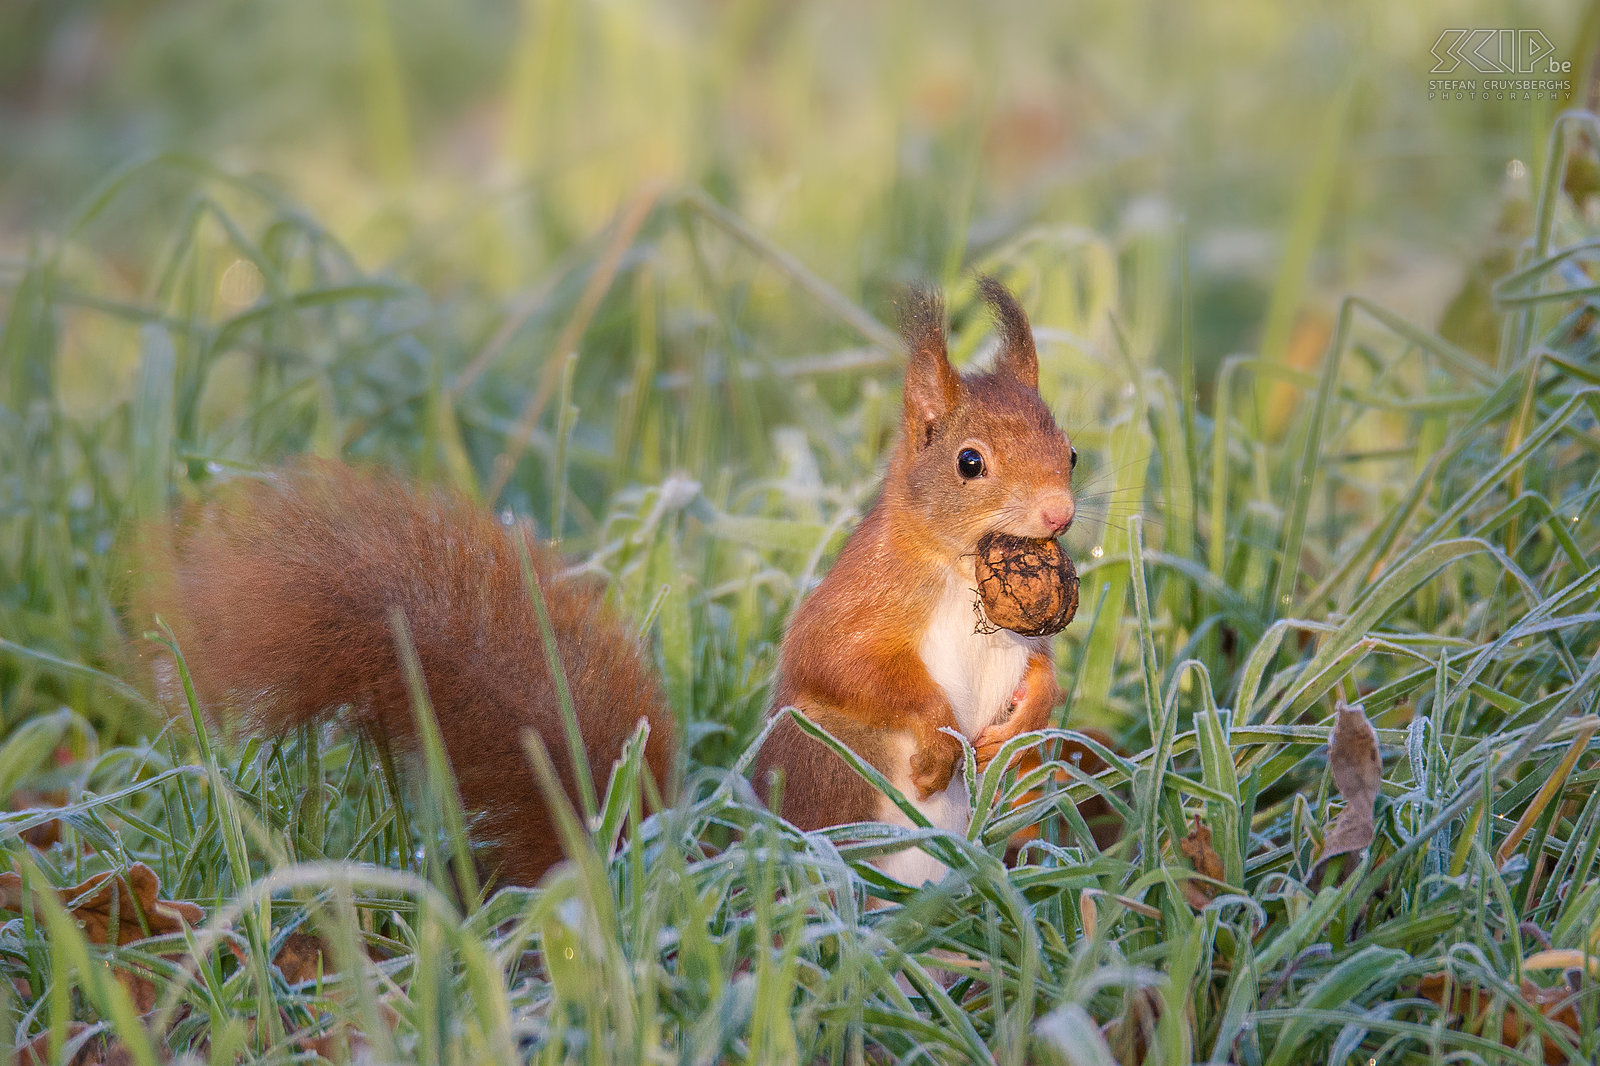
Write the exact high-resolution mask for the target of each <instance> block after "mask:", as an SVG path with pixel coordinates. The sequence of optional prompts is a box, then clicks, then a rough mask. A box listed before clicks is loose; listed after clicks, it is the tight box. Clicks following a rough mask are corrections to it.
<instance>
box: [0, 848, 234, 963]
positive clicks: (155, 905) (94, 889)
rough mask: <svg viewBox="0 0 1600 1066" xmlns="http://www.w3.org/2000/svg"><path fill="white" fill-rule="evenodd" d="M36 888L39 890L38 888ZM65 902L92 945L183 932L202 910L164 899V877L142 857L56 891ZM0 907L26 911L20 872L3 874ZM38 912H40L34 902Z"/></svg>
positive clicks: (120, 942) (126, 941) (18, 911)
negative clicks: (162, 888)
mask: <svg viewBox="0 0 1600 1066" xmlns="http://www.w3.org/2000/svg"><path fill="white" fill-rule="evenodd" d="M36 890H37V889H36ZM55 892H56V895H57V896H58V897H60V899H61V904H62V906H64V907H66V908H67V910H68V912H69V913H70V914H71V915H72V917H73V918H74V919H75V920H76V921H77V923H78V925H79V926H80V927H82V929H83V935H84V936H85V937H86V938H87V939H88V940H89V942H90V943H92V944H110V943H112V940H111V937H112V933H113V927H115V935H116V943H117V944H118V945H119V946H120V945H122V944H127V943H130V942H132V941H134V940H143V939H145V938H146V937H152V936H161V935H163V934H165V933H177V932H182V930H183V929H184V927H185V926H192V925H195V924H197V923H198V922H199V921H200V919H201V917H202V916H203V915H204V913H205V912H203V911H202V910H201V909H200V908H199V907H198V906H196V905H195V904H193V903H183V902H179V901H175V900H167V899H162V898H161V879H160V878H159V877H157V876H156V872H155V871H154V870H152V869H150V867H148V866H146V865H145V864H144V863H142V862H136V863H134V864H133V865H132V866H130V867H128V869H127V870H125V871H122V872H120V873H119V872H118V871H115V870H111V871H107V872H106V873H103V874H95V875H94V876H93V877H91V878H89V879H88V880H87V881H84V882H83V883H82V884H78V885H73V886H72V887H71V888H59V889H56V890H55ZM0 910H7V911H14V912H16V913H19V914H20V913H21V912H22V875H21V874H18V873H14V872H8V873H0ZM34 913H35V914H37V913H39V911H38V907H37V905H35V908H34Z"/></svg>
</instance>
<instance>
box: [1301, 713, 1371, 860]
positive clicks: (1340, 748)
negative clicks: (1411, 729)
mask: <svg viewBox="0 0 1600 1066" xmlns="http://www.w3.org/2000/svg"><path fill="white" fill-rule="evenodd" d="M1337 715H1338V717H1337V718H1336V719H1335V720H1334V723H1333V731H1332V732H1331V733H1330V734H1329V735H1328V765H1329V767H1330V768H1331V769H1332V771H1333V783H1334V784H1335V785H1337V786H1338V788H1339V794H1340V795H1341V796H1343V797H1344V810H1342V811H1340V812H1339V817H1338V818H1337V819H1336V820H1335V821H1334V823H1333V825H1332V826H1331V827H1329V829H1328V831H1327V833H1326V834H1324V836H1323V843H1322V854H1321V855H1319V856H1318V857H1317V865H1318V866H1320V865H1322V864H1323V863H1325V862H1327V861H1328V860H1329V859H1331V858H1333V857H1334V856H1336V855H1346V854H1349V853H1350V852H1353V851H1361V850H1362V849H1364V848H1366V847H1367V846H1368V845H1369V844H1371V843H1372V838H1373V837H1374V836H1375V835H1376V833H1377V829H1376V826H1375V825H1374V823H1373V809H1374V807H1375V805H1376V804H1377V802H1378V790H1379V789H1380V788H1381V787H1382V785H1383V759H1382V757H1381V756H1380V755H1379V753H1378V731H1377V730H1376V729H1373V728H1372V723H1371V722H1369V721H1368V720H1367V712H1366V711H1364V710H1363V709H1362V708H1361V706H1360V705H1359V704H1357V705H1356V706H1353V707H1352V706H1349V705H1347V704H1345V703H1340V704H1339V706H1338V710H1337Z"/></svg>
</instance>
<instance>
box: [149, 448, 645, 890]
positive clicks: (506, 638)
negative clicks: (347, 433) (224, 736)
mask: <svg viewBox="0 0 1600 1066" xmlns="http://www.w3.org/2000/svg"><path fill="white" fill-rule="evenodd" d="M231 489H232V491H231V492H229V493H225V494H224V496H223V498H222V499H221V500H219V501H216V502H213V503H211V504H209V505H207V506H205V507H204V508H202V509H200V510H199V512H198V513H197V514H196V515H194V516H192V520H191V521H189V522H186V523H184V522H180V523H177V524H176V525H175V526H174V528H173V529H172V530H171V531H170V533H171V536H170V538H156V539H169V540H170V549H164V550H162V551H160V552H158V553H156V554H155V556H154V557H153V558H152V557H146V558H145V559H142V560H141V564H142V565H141V569H142V570H144V571H145V576H144V579H143V580H144V581H145V588H144V589H143V590H142V591H141V592H140V593H139V596H138V599H139V603H138V611H137V613H138V614H139V616H141V617H142V618H143V619H144V620H145V621H147V622H148V620H149V618H150V617H151V615H152V614H157V613H159V614H160V615H161V616H162V617H163V618H164V619H165V620H166V621H167V622H168V624H169V625H171V627H172V630H173V634H174V635H175V636H176V637H177V641H178V647H179V650H180V651H181V652H182V653H183V656H184V662H185V664H186V665H187V667H188V669H189V672H190V674H191V677H192V679H193V681H194V686H195V690H196V693H197V695H198V697H199V699H200V701H201V702H202V704H203V705H204V706H205V707H206V708H207V709H209V710H221V709H224V708H227V709H232V710H234V711H236V712H238V713H239V714H241V715H242V716H243V717H244V719H245V722H246V724H247V725H248V726H249V727H250V728H251V729H253V730H254V731H256V732H259V733H266V734H278V733H283V732H286V731H288V730H290V729H293V728H295V727H296V726H300V725H303V724H307V723H311V722H315V721H319V720H322V719H325V718H328V717H332V716H333V715H334V714H336V713H338V712H339V711H340V709H341V708H345V709H347V710H346V720H348V721H351V722H352V723H353V724H355V725H357V726H358V727H360V728H364V729H368V730H370V731H372V732H373V733H375V734H377V735H379V736H381V737H383V738H385V739H386V740H389V741H393V742H394V743H396V744H397V745H398V746H400V747H402V748H415V746H416V743H417V740H416V734H415V729H414V725H413V722H414V719H413V712H412V706H411V694H410V688H409V687H408V684H407V682H406V679H405V676H406V675H405V671H404V670H403V668H402V666H401V660H400V658H399V655H398V654H397V650H396V649H397V643H396V636H395V630H394V626H393V623H392V620H391V619H392V616H393V613H394V612H395V611H398V612H399V613H400V614H402V615H403V616H404V617H405V620H406V624H407V627H408V628H409V630H410V638H411V642H412V645H413V647H414V648H415V650H416V655H417V661H418V663H419V665H420V666H421V672H422V678H423V681H424V683H425V684H426V686H427V691H428V696H429V700H430V702H431V704H432V707H433V710H434V715H435V717H436V719H437V720H438V723H439V732H440V734H441V736H442V738H443V741H444V747H445V753H446V755H447V756H448V758H449V760H450V763H451V766H452V768H453V770H454V772H455V777H456V783H457V785H458V787H459V789H460V793H461V799H462V803H463V805H464V806H465V807H466V808H467V809H468V811H469V813H473V814H475V815H476V817H475V818H474V820H473V823H472V833H473V836H474V837H475V838H476V839H478V840H480V841H481V842H483V843H485V844H487V845H489V849H488V850H489V854H488V857H487V863H486V865H487V866H488V867H490V868H491V870H492V872H493V874H494V876H495V877H496V879H497V880H500V881H509V882H512V883H520V884H532V883H534V882H535V881H537V880H538V879H539V877H540V876H541V875H542V874H543V873H544V872H545V870H546V869H548V868H549V867H550V866H551V865H552V864H554V863H555V862H557V861H558V860H560V858H561V856H562V852H561V843H560V837H559V834H558V832H557V830H556V825H555V822H554V821H553V819H552V817H551V815H550V812H549V809H548V807H547V806H546V804H545V801H544V798H543V795H542V794H541V792H540V791H539V787H538V784H537V782H536V780H535V777H534V773H533V769H532V767H531V765H530V764H529V761H528V756H527V754H526V751H525V749H524V747H523V737H522V734H523V732H524V731H525V730H532V731H533V732H534V733H535V734H537V735H538V736H539V737H540V738H542V740H543V742H544V744H545V747H546V748H547V749H548V751H549V753H550V759H551V762H552V763H553V764H554V766H555V767H556V770H557V773H558V775H559V776H560V778H561V781H562V785H563V787H564V788H565V790H566V792H567V794H568V797H569V799H571V800H572V802H573V803H574V805H577V804H578V799H577V791H576V785H575V784H574V777H575V775H574V774H573V769H572V764H571V760H570V758H569V757H568V755H567V752H568V747H567V743H566V732H565V729H564V726H563V720H562V713H561V705H560V702H559V698H558V694H557V688H556V679H555V677H554V675H553V674H552V671H551V669H550V667H549V665H548V659H547V657H546V652H545V646H544V641H543V639H542V637H541V629H540V625H539V619H538V615H537V613H536V608H535V605H534V601H533V599H532V596H531V595H530V592H529V589H528V586H527V584H526V581H525V578H524V572H523V558H524V554H523V552H522V551H520V550H519V548H518V545H517V543H516V541H517V538H521V539H522V540H523V542H524V543H525V544H526V545H527V549H528V553H527V557H528V558H529V559H530V560H531V562H532V565H533V571H534V573H535V574H536V575H537V578H538V582H539V587H540V591H541V593H542V595H543V597H544V600H545V604H546V608H547V610H548V613H549V618H550V622H551V625H552V627H553V629H554V632H555V645H556V648H557V650H558V651H559V653H560V661H561V665H562V670H563V673H564V674H565V677H566V682H567V686H568V688H569V689H570V692H571V698H572V706H573V711H574V712H575V716H576V718H577V722H578V725H579V729H580V731H581V733H582V735H583V740H584V743H585V745H586V747H587V752H588V762H589V772H590V776H591V779H592V780H593V781H594V782H595V784H596V787H599V788H603V787H604V786H605V782H606V780H607V779H608V777H609V775H610V771H611V766H612V763H613V762H614V760H615V759H616V758H617V757H618V755H619V754H620V753H621V750H622V747H623V744H624V743H625V742H626V741H627V739H628V738H629V737H630V736H631V735H632V733H633V731H634V729H635V727H636V725H637V723H638V721H639V719H641V718H643V719H645V720H647V721H648V722H649V723H650V736H649V739H648V741H647V742H646V745H645V762H646V764H647V766H648V768H649V770H650V772H651V773H652V774H653V775H654V776H655V779H656V781H657V782H659V784H660V787H661V788H662V789H663V790H665V789H666V788H667V787H668V785H669V782H668V773H669V769H670V766H671V762H672V753H673V732H674V730H673V716H672V712H671V709H670V708H669V707H668V705H667V702H666V700H665V698H664V697H663V695H662V691H661V686H660V684H659V682H658V680H657V678H656V676H655V673H654V669H653V667H652V666H651V665H650V662H649V659H648V657H647V654H646V652H645V650H644V649H643V648H642V647H641V646H640V642H639V640H638V638H637V637H636V635H635V634H634V633H633V631H632V630H631V628H630V627H628V626H627V625H626V624H625V623H624V622H623V621H622V620H621V619H620V618H618V617H617V616H616V615H615V613H614V612H613V611H612V610H611V609H610V608H608V607H607V606H606V604H605V602H604V599H603V596H602V594H601V590H600V589H599V588H597V587H595V585H594V584H593V583H591V582H590V581H586V580H579V579H575V578H571V577H564V576H561V574H560V562H559V560H558V559H557V557H556V556H555V555H554V554H553V553H552V552H551V551H550V550H549V549H548V548H546V547H544V546H542V545H540V544H538V543H536V542H535V541H534V540H533V538H532V536H531V534H530V533H529V532H528V531H527V530H526V529H523V528H521V527H512V528H508V527H507V526H505V525H502V524H501V523H500V522H498V521H496V519H495V518H494V517H493V516H492V515H490V514H488V513H487V512H485V511H483V510H482V509H480V508H479V507H477V506H475V505H474V504H472V503H471V502H470V501H468V500H466V499H465V498H464V497H462V496H460V495H457V494H452V493H448V492H445V491H442V490H440V491H433V492H429V493H423V492H419V491H416V490H412V489H410V488H407V487H406V486H404V485H403V484H402V483H401V482H400V481H399V480H397V479H396V478H394V477H392V476H385V475H371V474H363V473H358V472H356V471H353V470H351V469H349V468H347V467H342V466H338V465H336V464H331V463H324V464H315V465H301V466H297V467H290V468H289V469H287V470H284V471H282V472H280V473H278V474H275V475H272V476H271V477H268V478H266V479H261V480H257V479H241V480H240V481H239V482H237V483H235V484H234V485H232V486H231ZM162 555H165V556H166V558H165V559H164V560H163V559H162ZM152 563H154V564H155V565H153V566H152V565H151V564H152ZM163 563H164V564H165V565H163ZM168 668H169V669H170V664H168Z"/></svg>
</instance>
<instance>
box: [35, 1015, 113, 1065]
mask: <svg viewBox="0 0 1600 1066" xmlns="http://www.w3.org/2000/svg"><path fill="white" fill-rule="evenodd" d="M88 1028H89V1027H88V1026H87V1025H85V1024H83V1023H82V1022H73V1023H72V1024H71V1025H69V1026H68V1027H67V1036H66V1039H65V1040H63V1041H62V1045H61V1046H62V1047H66V1046H67V1044H69V1043H71V1042H72V1041H73V1040H75V1039H76V1038H77V1037H78V1036H80V1035H81V1034H82V1033H83V1031H84V1030H85V1029H88ZM15 1061H16V1063H17V1066H49V1063H50V1062H51V1059H50V1034H49V1033H47V1032H46V1033H40V1034H39V1035H38V1036H36V1037H34V1038H33V1039H32V1040H30V1041H28V1042H27V1043H26V1044H24V1045H23V1046H22V1047H20V1048H18V1049H17V1057H16V1060H15ZM132 1062H133V1055H132V1054H131V1053H130V1052H129V1051H128V1049H127V1047H126V1046H125V1045H124V1044H123V1043H122V1041H120V1040H115V1039H113V1038H111V1037H108V1036H103V1035H102V1036H94V1037H91V1038H89V1039H88V1040H85V1041H84V1042H83V1046H82V1047H80V1048H79V1049H78V1050H77V1052H76V1053H75V1054H74V1055H73V1056H72V1058H70V1059H68V1060H67V1066H129V1064H131V1063H132Z"/></svg>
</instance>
